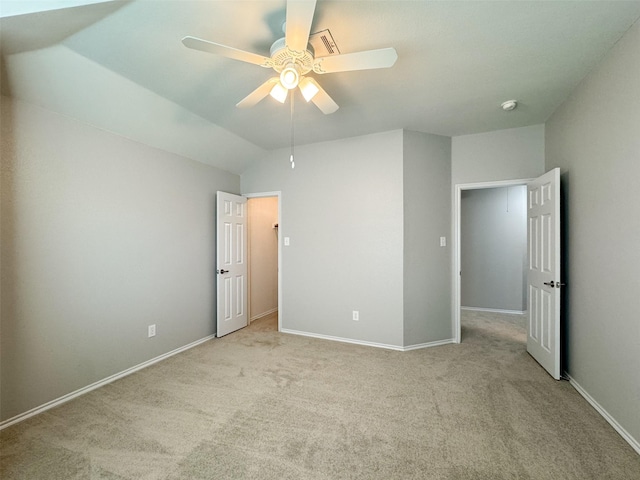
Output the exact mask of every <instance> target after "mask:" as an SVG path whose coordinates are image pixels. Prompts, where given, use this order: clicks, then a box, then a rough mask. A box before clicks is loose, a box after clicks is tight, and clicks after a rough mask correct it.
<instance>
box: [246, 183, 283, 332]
mask: <svg viewBox="0 0 640 480" xmlns="http://www.w3.org/2000/svg"><path fill="white" fill-rule="evenodd" d="M242 196H243V197H246V198H247V199H249V198H268V197H276V198H277V199H278V331H281V329H282V315H283V314H282V242H281V241H280V239H281V238H282V235H281V232H280V230H281V226H282V192H281V191H279V190H278V191H274V192H256V193H243V194H242ZM250 256H251V250H249V257H250ZM248 283H249V285H251V272H249V279H248ZM248 291H249V297H248V298H247V304H248V305H250V304H251V287H249V289H248ZM247 309H248V310H249V311H250V310H251V308H250V307H248V308H247ZM249 321H250V320H249Z"/></svg>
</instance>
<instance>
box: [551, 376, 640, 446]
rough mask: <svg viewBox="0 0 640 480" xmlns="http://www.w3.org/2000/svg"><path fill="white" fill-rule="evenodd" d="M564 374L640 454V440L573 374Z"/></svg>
mask: <svg viewBox="0 0 640 480" xmlns="http://www.w3.org/2000/svg"><path fill="white" fill-rule="evenodd" d="M564 376H565V377H566V378H567V379H568V380H569V383H570V384H571V386H572V387H573V388H575V389H576V390H577V392H578V393H579V394H580V395H582V396H583V397H584V399H585V400H586V401H587V402H589V403H590V404H591V406H592V407H593V408H595V409H596V411H597V412H598V413H599V414H600V415H602V416H603V417H604V419H605V420H606V421H607V422H609V424H610V425H611V426H612V427H613V428H614V430H615V431H616V432H618V433H619V434H620V436H621V437H622V438H624V439H625V440H626V442H627V443H628V444H629V445H631V448H633V449H634V450H635V451H636V452H637V453H638V455H640V442H638V440H636V439H635V438H633V436H632V435H631V434H630V433H629V432H627V431H626V430H625V429H624V428H623V427H622V425H620V424H619V423H618V422H617V421H616V419H615V418H613V417H612V416H611V415H610V414H609V412H607V411H606V410H605V409H604V408H602V406H601V405H600V404H599V403H598V402H596V400H595V399H594V398H593V397H592V396H591V395H589V393H588V392H587V391H586V390H585V389H584V388H582V386H581V385H580V384H579V383H578V382H576V381H575V379H573V377H571V375H569V374H568V373H567V372H564Z"/></svg>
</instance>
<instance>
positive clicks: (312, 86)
mask: <svg viewBox="0 0 640 480" xmlns="http://www.w3.org/2000/svg"><path fill="white" fill-rule="evenodd" d="M298 87H299V88H300V91H301V92H302V96H303V97H304V99H305V100H306V101H307V102H309V100H311V99H312V98H313V97H315V96H316V93H318V92H319V91H320V86H319V85H318V84H317V82H316V81H315V80H314V79H313V78H311V77H304V78H303V79H302V80H301V81H300V84H299V85H298Z"/></svg>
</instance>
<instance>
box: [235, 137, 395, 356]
mask: <svg viewBox="0 0 640 480" xmlns="http://www.w3.org/2000/svg"><path fill="white" fill-rule="evenodd" d="M402 143H403V133H402V131H401V130H397V131H392V132H385V133H380V134H375V135H368V136H364V137H356V138H349V139H345V140H339V141H334V142H326V143H319V144H313V145H305V146H298V147H296V149H295V162H296V167H295V169H291V167H290V166H289V151H288V149H283V150H277V151H274V152H271V153H270V154H269V155H268V156H267V157H266V158H264V159H263V160H261V161H260V162H259V164H258V165H257V166H255V167H253V168H251V169H249V170H247V171H246V172H245V173H244V174H243V175H242V192H243V193H253V192H265V191H281V195H282V196H281V215H282V216H281V218H280V229H279V230H280V239H281V241H282V238H283V237H289V238H290V240H291V245H290V246H288V247H287V246H283V247H282V252H281V253H282V272H281V275H282V289H283V292H282V296H283V298H282V302H283V305H282V306H281V314H282V319H281V322H282V328H283V329H289V330H297V331H302V332H308V333H313V334H320V335H329V336H334V337H340V338H347V339H354V340H360V341H366V342H374V343H380V344H386V345H395V346H401V345H402V342H403V311H402V308H403V269H402V265H403V190H402V181H403V170H402ZM353 310H358V311H359V312H360V320H359V321H357V322H355V321H353V320H352V311H353Z"/></svg>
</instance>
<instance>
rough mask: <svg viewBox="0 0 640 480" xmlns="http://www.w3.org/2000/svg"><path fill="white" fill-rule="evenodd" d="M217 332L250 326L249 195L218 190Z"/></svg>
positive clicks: (219, 333) (225, 332)
mask: <svg viewBox="0 0 640 480" xmlns="http://www.w3.org/2000/svg"><path fill="white" fill-rule="evenodd" d="M216 210H217V215H218V217H217V222H216V223H217V235H216V237H217V253H216V256H217V267H216V273H217V277H218V281H217V289H218V300H217V304H218V305H217V311H218V315H217V318H218V321H217V328H216V336H218V337H222V336H223V335H226V334H228V333H231V332H235V331H236V330H238V329H240V328H242V327H246V326H247V318H248V315H247V199H246V198H245V197H241V196H239V195H233V194H231V193H226V192H217V196H216Z"/></svg>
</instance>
